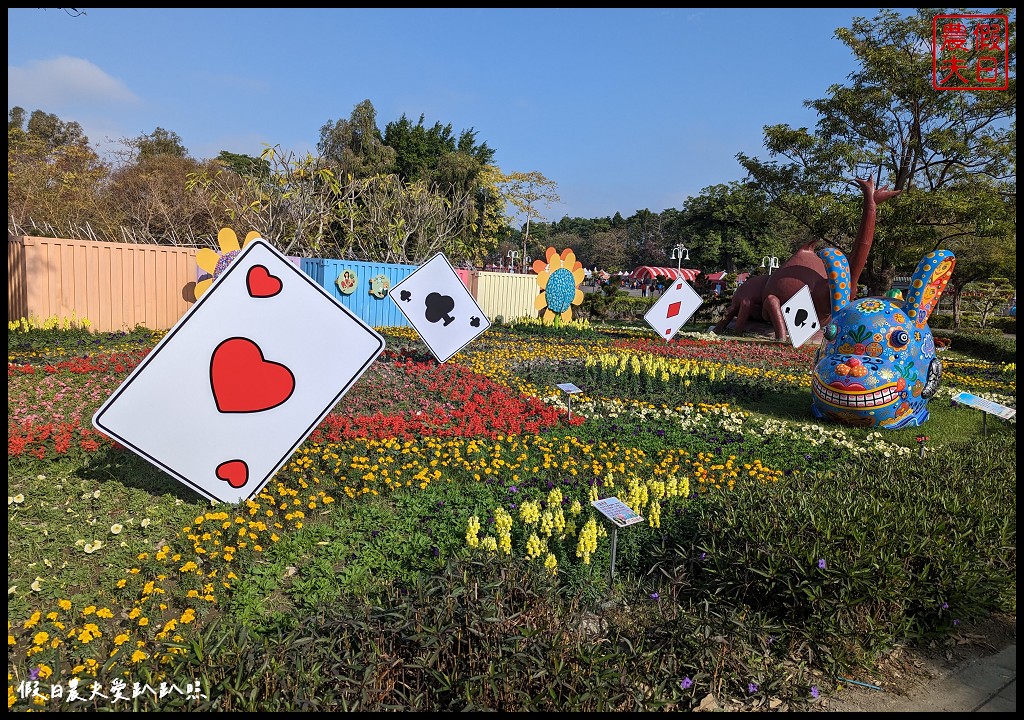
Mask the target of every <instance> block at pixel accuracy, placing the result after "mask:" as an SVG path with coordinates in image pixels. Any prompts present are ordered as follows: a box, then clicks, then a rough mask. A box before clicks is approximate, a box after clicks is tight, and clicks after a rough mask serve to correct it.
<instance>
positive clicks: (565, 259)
mask: <svg viewBox="0 0 1024 720" xmlns="http://www.w3.org/2000/svg"><path fill="white" fill-rule="evenodd" d="M562 264H564V265H565V267H567V268H569V269H570V270H572V269H573V268H574V267H575V266H576V253H574V252H573V251H572V250H570V249H569V248H566V249H565V250H563V251H562Z"/></svg>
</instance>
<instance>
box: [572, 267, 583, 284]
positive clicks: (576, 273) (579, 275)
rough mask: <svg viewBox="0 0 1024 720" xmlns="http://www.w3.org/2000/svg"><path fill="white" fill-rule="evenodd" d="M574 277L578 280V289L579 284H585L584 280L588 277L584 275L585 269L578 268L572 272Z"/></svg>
mask: <svg viewBox="0 0 1024 720" xmlns="http://www.w3.org/2000/svg"><path fill="white" fill-rule="evenodd" d="M572 276H573V277H574V278H575V279H576V285H577V287H578V286H579V284H580V283H581V282H583V279H584V278H585V277H586V275H585V274H584V273H583V268H581V267H580V268H576V269H575V270H573V271H572Z"/></svg>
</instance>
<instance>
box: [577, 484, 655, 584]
mask: <svg viewBox="0 0 1024 720" xmlns="http://www.w3.org/2000/svg"><path fill="white" fill-rule="evenodd" d="M590 504H591V505H593V506H594V507H595V508H597V510H598V511H599V512H600V513H601V514H602V515H604V516H605V517H606V518H608V519H609V520H611V522H612V552H611V555H612V557H611V564H610V566H609V568H608V589H609V590H611V589H612V584H613V582H614V580H615V547H616V545H617V544H618V540H619V528H620V527H629V526H630V525H635V524H636V523H638V522H643V517H641V516H640V515H639V514H638V513H636V512H634V511H633V509H632V508H630V507H629V506H628V505H626V503H624V502H622V501H621V500H619V499H618V498H617V497H610V498H604V499H602V500H594V501H592V502H591V503H590Z"/></svg>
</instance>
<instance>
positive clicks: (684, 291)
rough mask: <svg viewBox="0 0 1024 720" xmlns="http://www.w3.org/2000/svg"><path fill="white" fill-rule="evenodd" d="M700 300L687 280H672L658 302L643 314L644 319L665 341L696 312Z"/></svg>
mask: <svg viewBox="0 0 1024 720" xmlns="http://www.w3.org/2000/svg"><path fill="white" fill-rule="evenodd" d="M702 302H703V301H702V300H701V299H700V295H698V294H697V291H696V290H694V289H693V288H692V287H690V284H689V283H688V282H686V281H685V280H682V279H677V280H673V281H672V282H671V283H670V284H669V286H668V287H667V288H665V292H664V293H662V295H661V297H660V298H659V299H658V302H656V303H654V305H653V306H652V307H651V309H650V310H648V311H647V314H646V315H644V320H646V321H647V324H648V325H650V326H651V327H652V328H654V331H655V332H656V333H658V334H659V335H661V336H662V337H663V338H665V341H666V342H667V341H669V340H671V339H672V336H673V335H675V334H676V332H677V331H678V330H679V328H681V327H682V326H683V325H685V324H686V321H687V320H689V319H690V316H691V315H693V314H694V313H695V312H697V308H699V307H700V306H701V303H702Z"/></svg>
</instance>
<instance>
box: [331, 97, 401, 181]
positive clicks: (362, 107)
mask: <svg viewBox="0 0 1024 720" xmlns="http://www.w3.org/2000/svg"><path fill="white" fill-rule="evenodd" d="M317 150H318V151H319V153H320V156H321V157H323V158H324V160H325V161H326V162H327V163H328V164H331V165H333V168H332V170H333V172H334V173H335V174H336V175H337V176H338V177H339V178H341V179H342V180H347V178H348V177H349V176H351V177H352V178H353V179H356V180H359V179H363V178H368V177H373V176H374V175H380V174H387V173H391V172H395V158H396V152H395V150H394V148H390V147H388V146H387V145H386V144H385V143H384V136H383V135H382V134H381V131H380V128H378V127H377V111H376V110H375V109H374V107H373V103H371V102H370V101H369V100H363V101H362V102H361V103H359V104H358V105H356V106H355V108H354V109H353V110H352V113H351V115H350V116H349V119H348V120H338V121H336V122H335V121H333V120H328V121H327V122H326V123H324V125H323V127H321V128H320V142H319V143H318V144H317Z"/></svg>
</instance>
